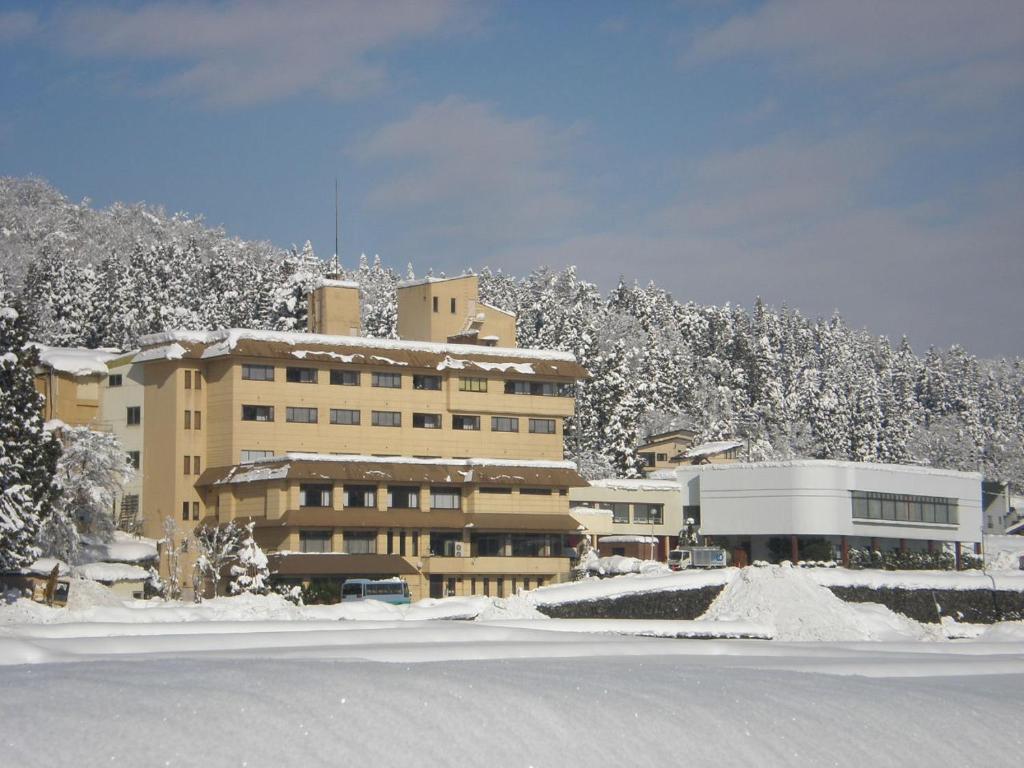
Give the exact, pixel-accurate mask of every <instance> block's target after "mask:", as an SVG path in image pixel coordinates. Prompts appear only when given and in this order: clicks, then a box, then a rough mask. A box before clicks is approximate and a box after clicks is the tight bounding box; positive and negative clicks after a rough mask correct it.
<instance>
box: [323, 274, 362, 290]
mask: <svg viewBox="0 0 1024 768" xmlns="http://www.w3.org/2000/svg"><path fill="white" fill-rule="evenodd" d="M320 286H321V287H322V288H355V289H357V290H358V289H359V283H357V282H355V281H354V280H331V279H330V278H327V277H325V278H323V279H322V280H321V281H320Z"/></svg>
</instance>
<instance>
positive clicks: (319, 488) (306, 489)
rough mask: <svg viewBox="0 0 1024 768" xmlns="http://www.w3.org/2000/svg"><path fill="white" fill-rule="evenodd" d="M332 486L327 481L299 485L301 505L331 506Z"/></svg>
mask: <svg viewBox="0 0 1024 768" xmlns="http://www.w3.org/2000/svg"><path fill="white" fill-rule="evenodd" d="M331 490H332V489H331V486H330V485H327V484H325V483H302V484H301V485H299V506H300V507H330V506H331Z"/></svg>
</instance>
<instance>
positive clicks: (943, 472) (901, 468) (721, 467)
mask: <svg viewBox="0 0 1024 768" xmlns="http://www.w3.org/2000/svg"><path fill="white" fill-rule="evenodd" d="M770 467H778V468H782V467H807V468H814V467H835V468H837V469H857V470H865V469H867V470H881V471H885V472H902V473H911V474H918V475H934V476H942V477H962V478H970V479H972V480H977V481H978V482H979V483H980V482H981V479H982V476H981V473H980V472H960V471H959V470H955V469H937V468H935V467H922V466H918V465H916V464H876V463H873V462H869V461H836V460H834V459H789V460H786V461H757V462H735V463H730V464H700V465H695V466H685V467H680V468H679V469H678V470H676V472H677V473H686V472H694V471H696V472H737V471H738V472H742V471H744V470H749V469H752V468H770Z"/></svg>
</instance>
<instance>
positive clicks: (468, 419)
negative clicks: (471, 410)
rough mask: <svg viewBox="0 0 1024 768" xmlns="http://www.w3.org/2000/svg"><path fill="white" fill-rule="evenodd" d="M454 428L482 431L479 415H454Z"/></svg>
mask: <svg viewBox="0 0 1024 768" xmlns="http://www.w3.org/2000/svg"><path fill="white" fill-rule="evenodd" d="M452 429H463V430H466V431H469V432H479V431H480V417H479V416H452Z"/></svg>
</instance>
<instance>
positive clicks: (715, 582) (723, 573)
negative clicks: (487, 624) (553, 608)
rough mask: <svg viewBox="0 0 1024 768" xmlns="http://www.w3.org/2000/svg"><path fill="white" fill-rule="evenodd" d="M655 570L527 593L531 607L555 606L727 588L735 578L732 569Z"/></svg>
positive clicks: (663, 568)
mask: <svg viewBox="0 0 1024 768" xmlns="http://www.w3.org/2000/svg"><path fill="white" fill-rule="evenodd" d="M658 565H659V569H658V570H657V571H653V570H652V572H650V573H630V574H626V575H623V576H616V577H615V578H611V579H596V578H591V579H584V580H583V581H574V582H572V583H569V584H552V585H550V586H547V587H539V588H537V589H535V590H533V591H532V592H530V600H531V601H532V602H533V603H534V604H535V605H559V604H561V603H577V602H582V601H585V600H604V599H609V598H616V597H622V596H624V595H631V594H637V593H644V592H668V591H673V590H683V589H703V588H704V587H720V586H723V585H725V584H728V583H729V582H730V581H731V580H732V578H733V576H735V574H736V572H737V571H736V569H735V568H713V569H709V570H706V571H705V570H699V571H698V570H692V571H689V570H688V571H670V570H668V568H667V566H665V565H664V564H662V563H658Z"/></svg>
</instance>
